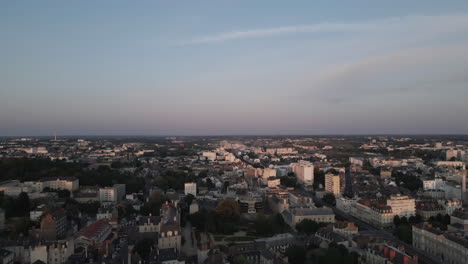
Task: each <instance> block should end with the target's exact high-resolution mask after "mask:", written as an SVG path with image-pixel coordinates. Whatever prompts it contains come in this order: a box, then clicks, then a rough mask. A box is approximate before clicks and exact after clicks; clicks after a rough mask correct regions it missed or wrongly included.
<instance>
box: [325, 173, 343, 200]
mask: <svg viewBox="0 0 468 264" xmlns="http://www.w3.org/2000/svg"><path fill="white" fill-rule="evenodd" d="M325 191H327V192H329V193H333V194H334V195H335V196H339V195H340V176H339V175H334V174H331V173H327V174H326V175H325Z"/></svg>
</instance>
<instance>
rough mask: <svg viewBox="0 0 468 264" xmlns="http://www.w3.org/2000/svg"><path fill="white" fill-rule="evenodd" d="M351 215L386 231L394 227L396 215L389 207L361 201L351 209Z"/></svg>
mask: <svg viewBox="0 0 468 264" xmlns="http://www.w3.org/2000/svg"><path fill="white" fill-rule="evenodd" d="M351 215H352V216H354V217H356V218H358V219H360V220H362V221H364V222H366V223H368V224H370V225H373V226H375V227H377V228H381V229H385V228H390V227H392V226H393V217H394V216H395V214H394V213H393V212H392V208H391V207H390V206H388V205H384V204H377V203H373V202H370V201H368V200H361V201H359V202H357V203H355V204H354V205H353V206H352V207H351Z"/></svg>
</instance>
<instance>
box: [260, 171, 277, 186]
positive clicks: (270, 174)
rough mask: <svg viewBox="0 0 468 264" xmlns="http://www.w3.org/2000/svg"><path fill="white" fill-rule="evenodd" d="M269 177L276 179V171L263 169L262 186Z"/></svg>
mask: <svg viewBox="0 0 468 264" xmlns="http://www.w3.org/2000/svg"><path fill="white" fill-rule="evenodd" d="M270 177H276V169H275V168H265V169H263V172H262V181H263V184H267V182H268V179H269V178H270Z"/></svg>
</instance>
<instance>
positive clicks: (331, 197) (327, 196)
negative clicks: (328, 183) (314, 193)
mask: <svg viewBox="0 0 468 264" xmlns="http://www.w3.org/2000/svg"><path fill="white" fill-rule="evenodd" d="M322 200H323V201H324V202H326V203H328V204H331V205H335V204H336V198H335V195H334V194H333V193H327V194H325V195H324V196H323V198H322Z"/></svg>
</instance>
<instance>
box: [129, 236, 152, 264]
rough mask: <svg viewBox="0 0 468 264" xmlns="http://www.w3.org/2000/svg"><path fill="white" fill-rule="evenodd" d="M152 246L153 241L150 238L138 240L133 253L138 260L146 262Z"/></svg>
mask: <svg viewBox="0 0 468 264" xmlns="http://www.w3.org/2000/svg"><path fill="white" fill-rule="evenodd" d="M153 246H154V240H153V239H150V238H143V239H141V240H138V242H137V243H136V245H135V247H134V248H133V253H134V254H135V253H137V254H138V255H139V256H140V258H141V259H142V260H144V261H146V260H147V259H148V257H149V254H150V253H151V250H152V248H153Z"/></svg>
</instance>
